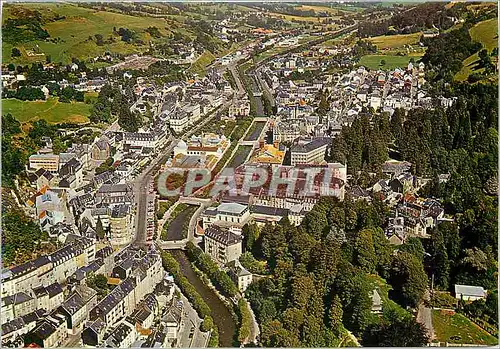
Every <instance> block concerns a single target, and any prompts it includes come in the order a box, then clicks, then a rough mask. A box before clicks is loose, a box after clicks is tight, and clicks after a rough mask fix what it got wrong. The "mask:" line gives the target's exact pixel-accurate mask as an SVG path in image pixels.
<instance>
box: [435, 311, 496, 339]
mask: <svg viewBox="0 0 500 349" xmlns="http://www.w3.org/2000/svg"><path fill="white" fill-rule="evenodd" d="M432 323H433V325H434V332H435V334H436V337H437V339H438V340H439V341H440V342H448V343H456V344H480V345H496V344H498V340H497V338H495V337H493V336H491V335H490V334H489V333H487V332H486V331H484V330H483V329H481V328H480V327H479V326H477V325H476V324H474V323H473V322H472V321H470V320H469V319H467V318H466V317H465V316H463V315H462V314H454V315H449V314H446V313H442V312H441V310H433V311H432Z"/></svg>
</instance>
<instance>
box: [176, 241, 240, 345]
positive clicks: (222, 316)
mask: <svg viewBox="0 0 500 349" xmlns="http://www.w3.org/2000/svg"><path fill="white" fill-rule="evenodd" d="M170 252H171V254H172V256H173V257H174V258H175V260H176V261H177V262H178V263H179V266H180V270H181V272H182V274H183V275H184V276H185V277H186V278H187V279H188V281H189V282H190V283H191V284H192V285H193V286H194V287H195V288H196V290H197V291H198V293H199V294H200V295H201V297H202V298H203V300H204V301H205V302H206V303H207V304H208V306H209V307H210V309H211V310H212V318H213V320H214V323H215V325H216V326H217V327H218V329H219V345H220V346H221V347H226V348H228V347H233V339H234V333H235V331H236V324H235V323H234V319H233V316H232V314H231V312H230V311H229V309H228V308H227V306H226V305H225V304H224V302H223V301H222V300H221V299H220V298H219V297H218V296H217V295H216V294H215V292H214V290H212V289H210V287H208V286H207V285H206V284H205V283H204V282H203V281H202V280H201V279H200V278H199V277H198V275H197V274H196V272H195V271H194V269H193V268H192V266H191V262H190V261H189V259H188V258H187V256H186V254H185V252H184V251H181V250H172V251H170Z"/></svg>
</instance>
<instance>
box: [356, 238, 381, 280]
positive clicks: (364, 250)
mask: <svg viewBox="0 0 500 349" xmlns="http://www.w3.org/2000/svg"><path fill="white" fill-rule="evenodd" d="M355 251H356V262H357V264H358V265H359V266H360V267H361V269H362V270H363V271H365V272H367V273H373V272H374V271H375V269H376V267H377V257H376V254H375V247H374V246H373V237H372V231H371V229H364V230H362V231H361V232H360V233H359V236H358V238H357V239H356V245H355Z"/></svg>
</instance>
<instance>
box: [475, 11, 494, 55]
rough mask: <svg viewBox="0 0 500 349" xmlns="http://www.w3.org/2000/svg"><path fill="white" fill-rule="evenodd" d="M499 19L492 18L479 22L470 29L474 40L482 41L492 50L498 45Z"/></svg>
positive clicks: (485, 46)
mask: <svg viewBox="0 0 500 349" xmlns="http://www.w3.org/2000/svg"><path fill="white" fill-rule="evenodd" d="M497 29H498V19H496V18H492V19H488V20H487V21H483V22H479V23H478V24H476V25H475V26H473V27H472V28H471V29H470V30H469V33H470V36H471V37H472V40H474V41H478V42H480V43H481V44H482V45H483V47H484V48H486V49H487V50H488V52H491V50H493V48H495V47H497V46H498V41H497V40H498V30H497Z"/></svg>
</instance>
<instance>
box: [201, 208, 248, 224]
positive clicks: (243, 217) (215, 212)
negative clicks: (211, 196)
mask: <svg viewBox="0 0 500 349" xmlns="http://www.w3.org/2000/svg"><path fill="white" fill-rule="evenodd" d="M249 217H250V210H249V209H248V206H246V205H242V204H238V203H232V202H231V203H222V204H220V205H219V206H217V207H209V208H207V209H206V210H205V212H203V215H202V228H203V229H207V228H208V227H209V226H211V225H212V224H214V223H215V224H217V225H224V226H237V227H242V226H243V225H244V224H245V223H246V222H247V221H248V219H249Z"/></svg>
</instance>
